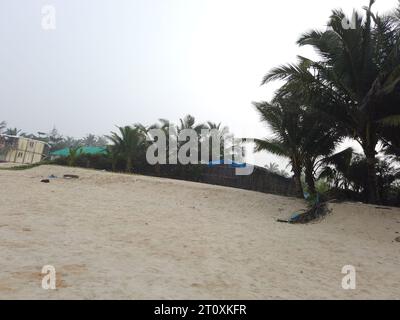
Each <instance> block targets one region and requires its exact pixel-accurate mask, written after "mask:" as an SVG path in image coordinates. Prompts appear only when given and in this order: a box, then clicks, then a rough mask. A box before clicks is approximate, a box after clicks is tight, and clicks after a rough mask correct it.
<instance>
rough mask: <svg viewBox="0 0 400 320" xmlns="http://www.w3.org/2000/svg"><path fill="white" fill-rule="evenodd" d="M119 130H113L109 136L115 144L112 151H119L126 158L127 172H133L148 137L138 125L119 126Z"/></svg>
mask: <svg viewBox="0 0 400 320" xmlns="http://www.w3.org/2000/svg"><path fill="white" fill-rule="evenodd" d="M118 130H119V132H118V133H116V132H111V135H110V136H108V138H109V139H110V140H111V142H112V143H113V145H114V147H113V148H112V149H111V151H113V152H116V153H118V154H119V155H121V156H122V157H123V158H124V159H125V162H126V172H131V171H132V169H133V161H134V159H135V157H138V155H140V154H142V153H143V152H144V143H145V141H146V138H145V136H144V135H143V133H142V132H141V131H140V129H138V128H136V127H132V126H125V127H118Z"/></svg>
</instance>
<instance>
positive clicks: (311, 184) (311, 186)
mask: <svg viewBox="0 0 400 320" xmlns="http://www.w3.org/2000/svg"><path fill="white" fill-rule="evenodd" d="M313 171H314V170H313V165H312V163H311V162H310V161H306V165H305V176H306V183H307V187H308V192H309V193H310V194H312V195H314V194H316V193H317V191H316V189H315V181H314V173H313Z"/></svg>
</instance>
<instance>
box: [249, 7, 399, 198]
mask: <svg viewBox="0 0 400 320" xmlns="http://www.w3.org/2000/svg"><path fill="white" fill-rule="evenodd" d="M374 2H375V1H374V0H371V1H370V3H369V6H368V7H365V8H364V9H363V11H364V12H363V13H358V12H354V14H353V16H352V17H347V16H346V15H345V13H344V12H343V11H342V10H334V11H333V12H332V15H331V16H330V18H329V21H328V28H327V30H322V31H321V30H312V31H309V32H307V33H304V34H303V35H302V36H301V37H300V38H299V39H298V41H297V44H298V45H299V46H311V47H312V48H314V50H315V51H316V52H317V53H318V56H319V59H316V60H311V59H308V58H306V57H302V56H298V61H297V63H294V64H286V65H282V66H279V67H276V68H274V69H272V70H271V71H270V72H268V73H267V74H266V75H265V77H264V79H263V81H262V85H268V84H269V83H270V82H273V81H276V80H280V81H283V82H284V84H283V85H282V86H281V87H280V88H279V89H278V90H277V91H276V93H275V95H274V97H273V98H272V99H271V101H268V102H266V101H263V102H257V103H254V106H255V108H256V110H257V112H258V113H259V114H260V116H261V120H262V121H263V122H265V123H266V124H267V125H268V126H269V127H270V128H271V130H272V132H273V136H272V137H268V138H267V139H258V140H257V141H256V144H257V149H256V150H257V151H263V150H267V151H269V152H272V153H274V154H277V155H280V156H283V157H286V158H288V159H289V161H290V165H291V167H292V171H293V174H294V178H295V182H296V185H297V190H298V193H299V195H302V194H303V191H304V190H303V184H302V176H304V179H305V187H306V188H307V189H308V191H309V192H310V193H312V194H315V193H316V189H315V181H316V180H318V179H319V178H320V179H322V178H323V179H326V180H327V181H328V182H329V183H330V185H331V186H334V187H336V188H341V189H342V190H346V191H351V192H355V193H361V194H362V195H363V197H364V199H365V200H366V201H368V202H370V203H380V202H382V200H383V199H382V197H385V194H384V193H385V190H386V189H387V188H389V186H390V185H391V183H393V182H394V181H395V180H396V179H397V178H399V176H398V174H397V173H396V170H395V166H394V162H395V161H398V160H399V159H400V158H399V155H400V152H399V151H400V129H399V126H400V109H399V108H400V3H399V7H398V8H397V9H396V10H394V11H393V12H391V13H389V14H382V15H381V14H376V13H374V12H373V10H372V8H373V4H374ZM351 20H353V21H352V28H346V27H344V26H346V25H347V26H348V25H349V24H345V23H344V22H346V21H351ZM345 138H350V139H352V140H355V141H356V142H358V144H359V145H360V146H361V148H362V150H363V154H362V155H357V154H355V153H354V151H353V149H351V148H349V149H346V150H344V151H341V152H339V153H335V151H337V149H338V146H339V145H340V144H341V143H342V142H343V141H344V139H345Z"/></svg>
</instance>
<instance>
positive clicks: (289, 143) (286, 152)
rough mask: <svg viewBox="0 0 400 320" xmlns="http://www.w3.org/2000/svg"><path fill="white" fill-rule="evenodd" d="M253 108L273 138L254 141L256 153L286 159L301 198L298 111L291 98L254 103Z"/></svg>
mask: <svg viewBox="0 0 400 320" xmlns="http://www.w3.org/2000/svg"><path fill="white" fill-rule="evenodd" d="M254 106H255V108H256V110H257V111H258V113H259V114H260V116H261V120H262V121H263V122H266V123H267V124H268V126H269V127H270V129H271V130H272V133H273V138H266V139H264V140H260V139H254V141H255V144H256V148H255V151H256V152H260V151H269V152H271V153H273V154H276V155H278V156H282V157H285V158H288V159H289V160H290V165H291V167H292V171H293V173H294V181H295V184H296V189H297V194H298V196H299V197H301V198H303V188H302V184H301V172H302V164H303V160H304V155H303V152H302V150H301V148H300V145H301V139H302V136H303V128H302V126H301V118H300V116H299V114H300V110H299V108H298V107H297V104H296V103H295V101H294V99H293V97H289V98H286V99H281V98H279V99H275V100H274V101H272V103H268V102H261V103H254Z"/></svg>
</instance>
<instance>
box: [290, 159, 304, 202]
mask: <svg viewBox="0 0 400 320" xmlns="http://www.w3.org/2000/svg"><path fill="white" fill-rule="evenodd" d="M293 173H294V183H295V186H296V193H297V196H298V197H299V198H302V199H303V198H304V192H303V187H302V185H301V168H300V167H298V166H295V165H293Z"/></svg>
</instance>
